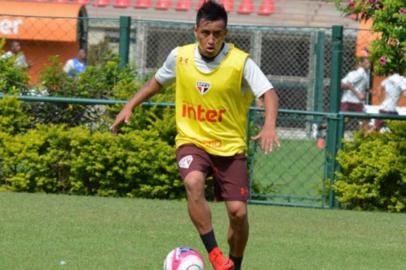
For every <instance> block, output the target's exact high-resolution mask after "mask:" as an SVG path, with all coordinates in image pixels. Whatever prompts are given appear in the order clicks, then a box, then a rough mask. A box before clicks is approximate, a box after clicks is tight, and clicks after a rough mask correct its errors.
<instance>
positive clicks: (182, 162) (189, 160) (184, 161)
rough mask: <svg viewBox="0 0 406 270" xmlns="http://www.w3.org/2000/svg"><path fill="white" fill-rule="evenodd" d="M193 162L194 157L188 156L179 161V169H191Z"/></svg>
mask: <svg viewBox="0 0 406 270" xmlns="http://www.w3.org/2000/svg"><path fill="white" fill-rule="evenodd" d="M192 161H193V156H192V155H187V156H184V157H183V158H181V159H180V160H179V163H178V164H179V167H180V168H182V169H189V167H190V164H191V163H192Z"/></svg>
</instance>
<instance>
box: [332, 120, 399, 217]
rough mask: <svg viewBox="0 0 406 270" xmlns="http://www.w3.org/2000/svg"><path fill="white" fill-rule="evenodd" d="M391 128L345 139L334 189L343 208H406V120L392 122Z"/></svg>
mask: <svg viewBox="0 0 406 270" xmlns="http://www.w3.org/2000/svg"><path fill="white" fill-rule="evenodd" d="M389 127H390V129H391V132H387V133H383V134H381V133H373V134H368V135H366V134H364V133H362V132H359V133H357V134H356V136H355V138H354V141H347V142H345V143H344V148H343V149H342V150H341V151H339V153H338V155H337V161H338V163H339V164H340V166H341V172H339V173H338V179H339V180H338V181H336V182H335V184H334V190H335V192H336V195H337V199H338V201H339V202H340V203H341V204H342V206H343V207H344V208H349V209H363V210H376V209H380V210H387V211H392V212H406V166H405V164H406V140H405V138H406V122H404V121H402V122H401V121H391V122H389Z"/></svg>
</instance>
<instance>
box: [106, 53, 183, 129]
mask: <svg viewBox="0 0 406 270" xmlns="http://www.w3.org/2000/svg"><path fill="white" fill-rule="evenodd" d="M176 54H177V48H175V49H173V50H172V51H171V53H170V54H169V55H168V57H167V58H166V60H165V63H164V64H163V66H162V67H161V68H160V69H159V70H158V71H157V73H156V74H155V76H154V77H153V78H152V79H150V80H149V81H148V82H147V83H146V84H144V85H143V86H142V87H141V89H140V90H139V91H138V92H137V93H136V94H135V95H134V97H133V98H132V99H131V100H130V101H129V102H128V103H127V104H126V105H125V106H124V108H123V109H122V110H121V112H120V113H119V114H118V115H117V117H116V119H115V121H114V123H113V125H112V126H111V130H112V132H113V133H117V131H118V127H119V126H120V124H122V123H123V122H124V123H128V121H129V119H130V117H131V115H132V111H133V109H134V108H135V107H137V106H138V105H139V104H141V103H142V102H143V101H145V100H147V99H148V98H150V97H151V96H153V95H155V94H156V93H158V92H159V90H160V89H161V87H162V85H165V84H167V83H170V82H172V81H173V80H174V79H175V77H176Z"/></svg>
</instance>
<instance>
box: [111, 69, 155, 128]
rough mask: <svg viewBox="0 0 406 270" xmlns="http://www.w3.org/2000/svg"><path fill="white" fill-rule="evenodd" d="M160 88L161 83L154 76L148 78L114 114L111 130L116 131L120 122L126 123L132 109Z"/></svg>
mask: <svg viewBox="0 0 406 270" xmlns="http://www.w3.org/2000/svg"><path fill="white" fill-rule="evenodd" d="M160 89H161V85H160V84H159V83H158V81H157V80H156V79H155V77H154V78H152V79H150V80H149V81H148V82H147V83H146V84H144V85H143V86H142V87H141V89H140V90H139V91H138V92H137V93H135V95H134V96H133V97H132V98H131V99H130V101H129V102H128V103H127V104H126V105H125V106H124V108H123V109H122V110H121V112H120V113H119V114H118V115H117V116H116V119H115V120H114V123H113V125H112V126H111V131H112V132H113V133H117V131H118V127H119V126H120V124H122V123H123V122H124V123H126V124H127V123H128V121H129V119H130V117H131V115H132V113H133V109H134V108H135V107H137V106H138V105H139V104H141V103H142V102H143V101H145V100H147V99H148V98H149V97H151V96H153V95H155V94H156V93H158V92H159V90H160Z"/></svg>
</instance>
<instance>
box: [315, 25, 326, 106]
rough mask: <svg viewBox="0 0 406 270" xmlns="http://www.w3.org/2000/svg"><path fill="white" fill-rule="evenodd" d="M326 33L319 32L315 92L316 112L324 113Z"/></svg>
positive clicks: (316, 51)
mask: <svg viewBox="0 0 406 270" xmlns="http://www.w3.org/2000/svg"><path fill="white" fill-rule="evenodd" d="M324 37H325V35H324V32H323V31H318V32H317V44H316V50H315V53H316V70H315V79H316V80H315V87H314V88H315V89H314V90H315V91H314V107H313V110H314V111H316V112H322V111H323V92H324V91H323V90H324Z"/></svg>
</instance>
